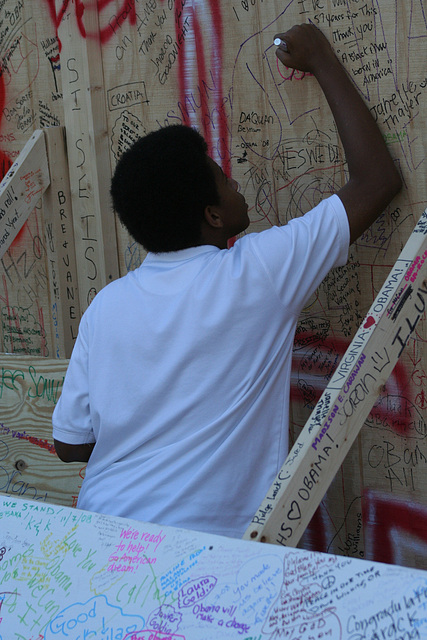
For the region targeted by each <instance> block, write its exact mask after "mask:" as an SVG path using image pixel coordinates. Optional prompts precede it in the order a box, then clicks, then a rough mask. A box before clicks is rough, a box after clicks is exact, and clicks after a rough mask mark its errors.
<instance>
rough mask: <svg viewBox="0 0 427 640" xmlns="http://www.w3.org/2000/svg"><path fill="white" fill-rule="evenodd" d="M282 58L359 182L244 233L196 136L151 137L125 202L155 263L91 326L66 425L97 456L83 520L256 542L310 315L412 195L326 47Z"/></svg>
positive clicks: (60, 422)
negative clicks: (306, 84) (357, 244)
mask: <svg viewBox="0 0 427 640" xmlns="http://www.w3.org/2000/svg"><path fill="white" fill-rule="evenodd" d="M279 36H280V37H281V38H282V40H283V42H284V43H285V44H281V45H280V46H279V47H278V49H277V56H278V58H279V59H280V61H281V62H282V63H284V64H285V65H287V66H288V67H292V68H297V69H300V70H302V71H309V72H311V73H312V74H313V75H314V76H315V77H316V78H317V81H318V82H319V84H320V86H321V88H322V89H323V91H324V94H325V96H326V98H327V100H328V103H329V105H330V108H331V110H332V113H333V115H334V118H335V121H336V124H337V127H338V131H339V134H340V137H341V140H342V142H343V145H344V149H345V152H346V158H347V162H348V170H349V179H348V182H347V183H346V184H345V185H344V186H343V187H342V189H340V190H339V192H338V194H335V195H333V196H331V197H330V198H327V199H325V200H324V201H323V202H322V203H321V204H320V205H319V206H317V207H316V208H315V209H313V210H312V211H310V212H307V213H306V214H305V215H304V216H302V217H301V218H298V219H295V220H292V221H291V222H290V223H289V224H287V225H285V226H283V227H272V228H271V229H268V230H266V231H263V232H261V233H256V234H248V235H245V236H244V237H242V238H241V239H239V240H238V241H237V242H236V243H235V245H234V246H233V248H232V249H227V242H228V240H229V239H230V238H231V237H233V236H235V235H237V234H239V233H241V232H243V231H244V230H245V229H246V228H247V227H248V224H249V219H248V214H247V205H246V202H245V200H244V198H243V196H242V195H241V194H239V193H238V192H237V191H236V184H235V183H234V182H233V180H230V179H228V178H227V177H226V176H225V175H224V174H223V172H222V171H221V169H220V168H219V166H218V165H217V164H216V163H215V162H213V161H212V160H211V159H210V158H208V157H207V155H206V145H205V143H204V141H203V139H202V138H201V137H200V136H199V135H198V134H197V133H196V132H195V131H193V130H192V129H189V128H186V127H170V128H165V129H162V130H160V131H157V132H154V133H151V134H149V135H148V136H146V137H145V138H143V139H141V140H140V141H138V142H137V143H136V144H135V145H134V146H133V147H132V148H131V149H130V150H129V151H128V152H126V153H125V154H124V155H123V157H122V158H121V160H120V162H119V163H118V166H117V168H116V172H115V175H114V178H113V181H112V196H113V204H114V207H115V209H116V211H117V213H118V215H119V217H120V219H121V220H122V222H123V223H124V224H125V226H126V227H127V228H128V230H129V232H130V233H131V235H133V237H134V238H135V239H136V240H137V241H138V242H140V243H142V244H143V245H144V246H145V247H146V248H147V250H148V251H149V252H150V253H149V254H148V256H147V258H146V260H145V261H144V263H143V264H142V266H141V267H140V268H139V269H136V270H135V271H134V272H131V273H129V274H128V275H127V276H125V277H124V278H121V279H119V280H118V281H116V282H114V283H111V284H110V285H108V286H107V287H105V288H104V289H103V290H102V291H101V292H100V293H99V294H98V296H97V297H96V299H95V300H94V301H93V303H92V304H91V306H90V307H89V309H88V310H87V311H86V313H85V314H84V316H83V319H82V321H81V325H80V330H79V336H78V339H77V342H76V346H75V349H74V352H73V355H72V358H71V361H70V365H69V369H68V372H67V376H66V380H65V384H64V389H63V392H62V396H61V398H60V401H59V403H58V405H57V407H56V409H55V413H54V416H53V424H54V438H55V446H56V450H57V452H58V455H59V456H60V458H61V459H63V460H64V461H66V462H70V461H73V460H78V461H82V462H86V461H89V462H88V466H87V470H86V477H85V480H84V482H83V486H82V489H81V492H80V496H79V501H78V506H79V507H80V508H82V509H88V510H92V511H98V512H103V513H108V514H114V515H120V516H125V517H131V518H135V519H138V520H144V521H152V522H156V523H159V524H166V525H174V526H182V527H185V528H189V529H195V530H201V531H207V532H211V533H218V534H223V535H228V536H236V537H240V536H242V535H243V533H244V531H245V529H246V527H247V526H248V524H249V522H250V520H251V517H252V515H253V514H254V512H255V511H256V509H257V508H258V506H259V504H260V502H261V500H262V499H263V497H264V495H265V493H266V491H267V490H268V488H269V486H270V484H271V481H272V479H273V478H274V476H275V474H276V473H277V471H278V469H279V468H280V466H281V464H282V463H283V461H284V460H285V458H286V455H287V450H288V413H289V387H290V369H291V356H292V343H293V337H294V332H295V328H296V323H297V320H298V316H299V314H300V312H301V310H302V308H303V306H304V303H305V302H306V300H307V299H308V297H309V296H311V294H312V293H313V292H314V291H315V289H316V288H317V287H318V286H319V284H320V282H321V281H322V279H323V278H324V277H325V276H326V274H327V273H328V271H329V270H330V269H331V268H332V267H335V266H338V265H343V264H345V262H346V260H347V254H348V247H349V243H350V242H352V241H354V240H355V239H356V238H357V237H358V236H359V235H360V234H361V233H362V232H363V231H364V230H365V229H366V228H367V227H369V226H370V224H371V223H372V222H373V221H374V220H375V219H376V217H377V216H378V215H379V214H380V213H381V212H382V211H383V209H384V208H385V207H386V206H387V205H388V203H389V202H390V201H391V199H392V198H393V197H394V195H395V194H396V193H397V192H398V191H399V189H400V187H401V181H400V178H399V175H398V173H397V171H396V169H395V167H394V164H393V161H392V159H391V158H390V156H389V154H388V151H387V148H386V146H385V144H384V141H383V138H382V135H381V133H380V131H379V130H378V128H377V126H376V125H375V123H374V121H373V119H372V118H371V116H370V114H369V111H368V109H367V108H366V106H365V105H364V103H363V101H362V100H361V98H360V97H359V95H358V93H357V91H356V89H355V88H354V87H353V85H352V83H351V82H350V80H349V79H348V77H347V75H346V73H345V71H344V69H343V68H342V66H341V65H340V63H339V61H338V59H337V58H336V56H335V55H334V53H333V51H332V49H331V47H330V46H329V44H328V42H327V40H326V39H325V38H324V36H323V35H322V34H321V32H320V31H318V30H317V29H316V28H315V27H313V26H310V25H302V26H296V27H293V28H292V29H291V30H290V31H288V32H286V33H283V34H279Z"/></svg>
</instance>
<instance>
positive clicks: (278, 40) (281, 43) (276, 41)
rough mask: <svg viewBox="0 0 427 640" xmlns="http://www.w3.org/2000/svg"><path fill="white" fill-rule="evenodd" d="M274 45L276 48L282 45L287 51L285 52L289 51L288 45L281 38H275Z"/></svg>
mask: <svg viewBox="0 0 427 640" xmlns="http://www.w3.org/2000/svg"><path fill="white" fill-rule="evenodd" d="M274 44H275V45H276V47H278V46H279V45H282V47H283V48H284V49H285V51H287V50H288V45H287V44H286V42H285V41H284V40H282V39H281V38H274Z"/></svg>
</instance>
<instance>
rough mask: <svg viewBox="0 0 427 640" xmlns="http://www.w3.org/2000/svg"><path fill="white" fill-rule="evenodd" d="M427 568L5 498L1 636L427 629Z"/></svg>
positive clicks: (133, 639)
mask: <svg viewBox="0 0 427 640" xmlns="http://www.w3.org/2000/svg"><path fill="white" fill-rule="evenodd" d="M426 606H427V572H424V571H417V570H415V569H406V568H402V567H398V566H392V565H386V564H381V563H375V562H368V561H365V560H356V559H350V558H343V557H339V556H334V555H329V554H320V553H314V552H308V551H303V550H299V549H289V548H284V547H281V546H278V545H269V544H262V543H257V542H249V541H243V540H235V539H231V538H225V537H222V536H215V535H208V534H202V533H197V532H194V531H187V530H183V529H176V528H172V527H164V526H159V525H156V524H147V523H143V522H137V521H135V520H126V519H123V518H117V517H109V516H105V515H99V514H95V513H90V512H87V511H81V510H78V509H71V508H68V507H60V506H56V505H52V504H47V503H41V502H36V501H32V502H31V501H24V500H22V499H19V498H14V497H7V496H1V497H0V640H42V639H43V640H60V639H67V640H100V639H101V638H102V640H218V639H221V640H228V639H230V640H233V639H240V638H241V639H242V640H277V639H278V638H287V639H288V638H289V639H290V640H321V639H324V640H327V639H329V638H330V639H332V640H342V639H344V638H347V639H348V640H350V639H351V640H362V638H363V639H364V640H365V639H366V640H383V638H387V639H388V638H394V639H397V638H405V640H406V639H409V638H425V637H427V616H426Z"/></svg>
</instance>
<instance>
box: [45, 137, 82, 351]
mask: <svg viewBox="0 0 427 640" xmlns="http://www.w3.org/2000/svg"><path fill="white" fill-rule="evenodd" d="M45 138H46V147H47V153H48V158H49V173H50V185H49V188H48V189H47V190H46V192H45V194H44V196H43V209H44V223H45V229H46V250H47V254H48V262H49V284H50V299H51V308H52V323H53V330H54V345H55V351H54V356H55V357H57V358H69V357H70V356H71V352H72V350H73V346H74V342H75V339H76V338H77V332H78V327H79V322H80V317H81V314H80V300H79V290H78V283H77V264H76V247H75V243H74V229H73V211H72V207H71V189H70V179H69V167H68V158H67V149H66V143H65V128H64V127H48V128H47V129H45Z"/></svg>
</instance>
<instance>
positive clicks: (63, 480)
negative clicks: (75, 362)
mask: <svg viewBox="0 0 427 640" xmlns="http://www.w3.org/2000/svg"><path fill="white" fill-rule="evenodd" d="M67 366H68V360H63V359H55V358H52V359H51V358H34V357H28V356H5V355H2V356H1V360H0V402H1V407H2V411H1V419H0V460H1V464H0V492H3V493H7V494H9V495H15V496H21V497H25V498H29V499H31V500H41V501H42V502H52V503H56V504H62V505H67V506H70V507H71V506H75V504H76V501H77V495H78V491H79V487H80V485H81V482H82V475H83V471H84V469H85V467H86V465H84V464H83V463H80V462H77V463H71V464H67V465H65V464H64V463H63V462H61V460H59V458H58V457H57V455H56V453H55V448H54V444H53V438H52V412H53V410H54V408H55V405H56V403H57V401H58V399H59V396H60V395H61V390H62V385H63V381H64V376H65V372H66V370H67Z"/></svg>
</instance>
